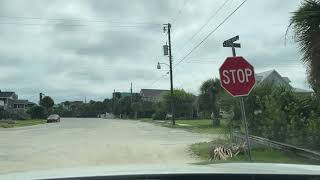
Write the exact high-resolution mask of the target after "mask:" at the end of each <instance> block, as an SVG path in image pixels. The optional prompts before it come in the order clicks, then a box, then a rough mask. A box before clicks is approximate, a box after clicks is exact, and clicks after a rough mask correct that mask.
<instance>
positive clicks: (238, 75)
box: [219, 56, 256, 96]
mask: <svg viewBox="0 0 320 180" xmlns="http://www.w3.org/2000/svg"><path fill="white" fill-rule="evenodd" d="M219 73H220V83H221V86H222V87H223V88H224V89H225V90H226V91H228V92H229V93H230V94H231V95H232V96H247V95H248V94H249V93H250V91H251V90H252V88H253V86H254V84H255V83H256V79H255V76H254V69H253V66H252V65H251V64H250V63H248V62H247V61H246V60H245V59H244V58H243V57H241V56H237V57H228V58H227V59H226V60H225V61H224V63H223V64H222V65H221V67H220V69H219Z"/></svg>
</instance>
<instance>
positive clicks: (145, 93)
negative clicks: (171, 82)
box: [140, 89, 170, 102]
mask: <svg viewBox="0 0 320 180" xmlns="http://www.w3.org/2000/svg"><path fill="white" fill-rule="evenodd" d="M169 92H170V91H169V90H163V89H141V91H140V95H141V97H142V100H144V101H150V102H159V101H160V99H161V97H162V96H163V95H165V94H166V93H169Z"/></svg>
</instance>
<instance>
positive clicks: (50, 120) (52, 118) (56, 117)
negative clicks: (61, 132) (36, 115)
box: [47, 114, 60, 123]
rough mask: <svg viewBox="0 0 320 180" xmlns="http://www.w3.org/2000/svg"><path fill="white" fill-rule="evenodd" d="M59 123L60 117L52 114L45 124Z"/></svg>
mask: <svg viewBox="0 0 320 180" xmlns="http://www.w3.org/2000/svg"><path fill="white" fill-rule="evenodd" d="M51 122H60V116H59V115H58V114H52V115H50V116H49V117H48V118H47V123H51Z"/></svg>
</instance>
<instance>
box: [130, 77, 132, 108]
mask: <svg viewBox="0 0 320 180" xmlns="http://www.w3.org/2000/svg"><path fill="white" fill-rule="evenodd" d="M130 97H131V99H130V101H131V103H132V82H131V86H130Z"/></svg>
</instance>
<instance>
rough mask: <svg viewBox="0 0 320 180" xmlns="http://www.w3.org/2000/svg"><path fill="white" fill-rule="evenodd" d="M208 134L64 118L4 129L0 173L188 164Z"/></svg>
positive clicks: (0, 139) (0, 134) (128, 122)
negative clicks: (192, 149) (191, 147)
mask: <svg viewBox="0 0 320 180" xmlns="http://www.w3.org/2000/svg"><path fill="white" fill-rule="evenodd" d="M216 137H217V136H215V135H203V134H196V133H191V132H187V131H184V130H179V129H170V128H165V127H160V126H156V125H153V124H150V123H143V122H139V121H133V120H116V119H98V118H62V119H61V123H51V124H42V125H36V126H29V127H21V128H12V129H0V173H9V172H18V171H30V170H46V169H53V168H70V167H72V168H74V167H88V166H102V165H103V166H106V165H112V166H114V165H119V166H120V165H121V166H122V165H142V164H143V165H146V164H152V165H154V164H161V165H166V164H168V165H169V164H170V165H172V164H186V163H193V162H196V161H197V160H196V159H195V158H193V157H191V156H190V153H189V152H188V151H187V147H188V145H190V144H192V143H195V142H201V141H210V140H212V139H213V138H216Z"/></svg>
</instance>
